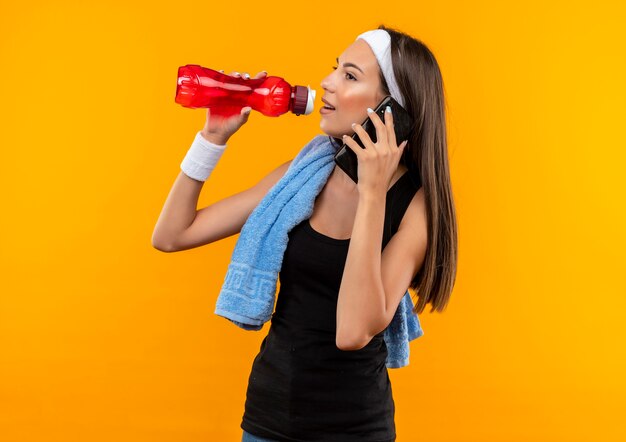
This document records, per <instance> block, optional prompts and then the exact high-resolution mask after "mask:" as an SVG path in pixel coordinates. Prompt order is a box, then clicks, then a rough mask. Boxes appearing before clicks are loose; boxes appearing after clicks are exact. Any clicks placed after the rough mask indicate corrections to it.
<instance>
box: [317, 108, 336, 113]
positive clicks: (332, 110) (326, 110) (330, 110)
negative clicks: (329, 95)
mask: <svg viewBox="0 0 626 442" xmlns="http://www.w3.org/2000/svg"><path fill="white" fill-rule="evenodd" d="M331 112H335V109H328V108H327V107H320V114H322V115H326V114H330V113H331Z"/></svg>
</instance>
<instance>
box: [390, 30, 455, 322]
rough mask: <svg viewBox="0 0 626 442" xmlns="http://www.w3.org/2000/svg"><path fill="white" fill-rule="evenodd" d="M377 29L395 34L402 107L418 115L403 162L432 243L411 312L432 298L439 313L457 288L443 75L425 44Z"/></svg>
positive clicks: (394, 53)
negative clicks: (417, 186) (422, 204)
mask: <svg viewBox="0 0 626 442" xmlns="http://www.w3.org/2000/svg"><path fill="white" fill-rule="evenodd" d="M378 29H383V30H385V31H387V32H388V33H389V35H390V36H391V57H392V63H393V73H394V75H395V77H396V82H397V83H398V87H399V88H400V92H401V93H402V97H403V98H404V107H405V109H406V110H407V111H408V112H409V113H410V114H411V115H412V116H413V117H414V118H415V129H414V130H413V132H412V133H411V135H410V136H409V141H408V144H407V146H406V148H405V151H404V155H403V159H402V161H403V163H404V164H405V165H406V166H407V168H408V169H409V171H411V170H415V171H417V173H418V174H419V179H420V181H421V184H422V186H423V188H424V197H425V201H426V215H427V223H428V246H427V249H426V257H425V259H424V264H423V265H422V268H421V269H420V270H419V272H417V275H416V276H415V278H413V280H412V281H411V284H410V286H409V287H410V288H411V289H413V290H414V291H415V292H416V293H417V297H418V299H419V300H418V302H417V303H416V306H415V307H414V308H413V311H414V312H415V313H422V311H423V310H424V307H425V306H426V304H427V303H430V304H431V306H432V308H431V310H430V311H431V313H432V312H433V311H435V310H437V311H439V312H441V311H443V310H444V309H445V307H446V306H447V304H448V301H449V299H450V294H451V292H452V288H453V287H454V282H455V279H456V268H457V255H458V238H457V223H456V211H455V208H454V198H453V195H452V185H451V182H450V170H449V166H448V144H447V140H446V114H445V108H444V106H445V101H444V87H443V79H442V76H441V71H440V70H439V65H438V63H437V60H436V59H435V56H434V55H433V54H432V52H431V51H430V50H429V49H428V47H426V45H425V44H424V43H422V42H421V41H419V40H418V39H416V38H414V37H412V36H410V35H408V34H405V33H403V32H401V31H398V30H396V29H393V28H390V27H387V26H385V25H380V26H378ZM380 78H381V83H382V85H383V90H384V92H385V94H386V95H391V94H390V92H389V88H388V86H387V82H386V81H385V78H384V76H383V74H382V70H381V71H380ZM398 141H399V142H400V141H402V140H398Z"/></svg>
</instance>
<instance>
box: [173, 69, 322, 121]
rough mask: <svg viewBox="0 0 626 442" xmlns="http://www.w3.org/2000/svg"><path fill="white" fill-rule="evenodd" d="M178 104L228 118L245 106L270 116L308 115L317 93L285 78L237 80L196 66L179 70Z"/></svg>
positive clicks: (176, 99)
mask: <svg viewBox="0 0 626 442" xmlns="http://www.w3.org/2000/svg"><path fill="white" fill-rule="evenodd" d="M175 101H176V103H178V104H180V105H182V106H184V107H188V108H192V109H195V108H199V107H204V108H206V107H209V108H211V114H216V115H221V116H224V117H229V116H231V115H235V114H238V113H240V112H241V109H242V108H243V107H245V106H250V107H251V108H252V109H254V110H256V111H258V112H261V113H262V114H263V115H266V116H268V117H277V116H279V115H282V114H284V113H286V112H289V111H290V112H293V113H294V114H296V115H301V114H304V115H309V114H310V113H311V112H313V104H314V102H315V90H313V89H311V88H310V87H309V86H307V87H304V86H298V85H296V86H291V85H290V84H289V83H287V82H286V81H285V80H284V79H283V78H281V77H276V76H269V77H265V78H257V79H248V80H246V79H244V78H237V77H233V76H230V75H227V74H223V73H221V72H219V71H215V70H213V69H209V68H205V67H202V66H200V65H197V64H188V65H185V66H180V67H179V68H178V81H177V83H176V98H175Z"/></svg>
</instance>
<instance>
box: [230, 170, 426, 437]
mask: <svg viewBox="0 0 626 442" xmlns="http://www.w3.org/2000/svg"><path fill="white" fill-rule="evenodd" d="M410 178H412V176H411V177H410V176H409V172H405V174H404V175H402V176H401V177H400V178H399V179H398V180H397V181H396V182H395V183H394V184H393V186H392V187H391V189H389V191H388V192H387V200H386V209H385V227H384V230H383V243H382V248H383V249H384V247H385V246H386V245H387V243H388V242H389V240H390V239H391V237H392V236H393V234H394V233H395V232H396V231H397V230H398V227H399V225H400V221H401V220H402V217H403V216H404V213H405V212H406V209H407V207H408V205H409V203H410V202H411V199H412V198H413V196H414V195H415V193H416V192H417V190H418V188H419V187H416V185H415V184H414V180H413V179H410ZM349 243H350V239H336V238H331V237H328V236H326V235H323V234H321V233H319V232H317V231H315V230H313V228H312V227H311V225H310V224H309V220H308V219H306V220H304V221H302V222H301V223H300V224H298V225H297V226H295V227H294V228H293V229H292V230H291V231H290V232H289V241H288V242H287V248H286V250H285V254H284V257H283V263H282V268H281V271H280V273H279V278H280V291H279V293H278V297H277V301H276V308H275V311H274V313H273V314H272V318H271V325H270V329H269V332H268V334H267V336H266V337H265V339H263V342H262V343H261V347H260V351H259V353H258V354H257V356H256V358H255V359H254V362H253V364H252V371H251V373H250V377H249V379H248V389H247V393H246V402H245V412H244V414H243V418H242V422H241V428H242V429H244V430H246V431H247V432H249V433H252V434H254V435H255V436H259V437H263V438H268V439H273V440H277V441H281V442H283V441H288V442H300V441H316V442H357V441H358V442H392V441H395V438H396V428H395V422H394V414H395V404H394V401H393V397H392V391H391V383H390V381H389V376H388V373H387V368H386V365H385V362H386V359H387V346H386V345H385V340H384V337H383V334H384V331H382V332H380V333H379V334H377V335H376V336H374V338H372V340H371V341H370V342H369V343H368V344H367V345H366V346H365V347H363V348H362V349H360V350H354V351H344V350H340V349H339V348H337V346H336V344H335V332H336V313H337V297H338V294H339V287H340V284H341V277H342V275H343V270H344V266H345V262H346V257H347V254H348V245H349Z"/></svg>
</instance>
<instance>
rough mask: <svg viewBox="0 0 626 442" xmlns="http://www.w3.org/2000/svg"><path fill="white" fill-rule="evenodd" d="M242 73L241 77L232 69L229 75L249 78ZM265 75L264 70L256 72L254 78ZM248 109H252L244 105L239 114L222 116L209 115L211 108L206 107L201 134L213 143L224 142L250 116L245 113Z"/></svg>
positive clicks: (245, 73)
mask: <svg viewBox="0 0 626 442" xmlns="http://www.w3.org/2000/svg"><path fill="white" fill-rule="evenodd" d="M220 72H222V73H224V71H223V70H220ZM243 74H244V75H243V77H242V74H240V73H239V72H236V71H234V72H231V73H230V74H229V75H230V76H232V77H238V78H243V79H245V80H249V79H250V76H249V75H248V74H247V72H244V73H243ZM266 75H267V73H266V72H263V71H261V72H259V73H258V74H256V76H255V77H254V79H255V80H256V79H259V78H263V77H265V76H266ZM248 109H250V111H252V108H251V107H250V106H246V107H244V108H242V109H241V112H240V113H239V114H235V115H231V116H230V117H222V116H221V115H211V109H210V108H207V110H206V123H205V124H204V128H203V129H202V133H201V135H202V136H203V137H204V138H205V139H207V140H209V141H211V142H213V143H215V144H226V142H227V141H228V139H229V138H230V137H231V136H232V135H233V134H234V133H235V132H237V131H238V130H239V128H240V127H241V126H243V125H244V124H245V123H246V122H247V121H248V117H249V116H250V113H246V110H248Z"/></svg>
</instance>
